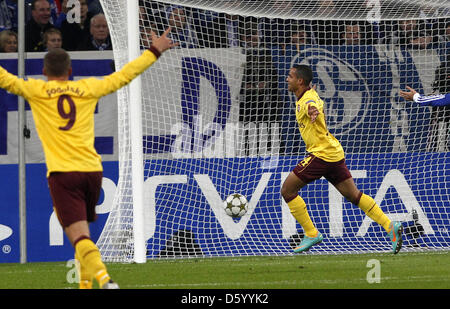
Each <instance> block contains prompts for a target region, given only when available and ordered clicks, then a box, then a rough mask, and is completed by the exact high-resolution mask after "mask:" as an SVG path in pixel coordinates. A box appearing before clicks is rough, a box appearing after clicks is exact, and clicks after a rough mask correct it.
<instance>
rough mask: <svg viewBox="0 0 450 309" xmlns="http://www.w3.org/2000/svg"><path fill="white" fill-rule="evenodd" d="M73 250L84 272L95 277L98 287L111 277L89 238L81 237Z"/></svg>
mask: <svg viewBox="0 0 450 309" xmlns="http://www.w3.org/2000/svg"><path fill="white" fill-rule="evenodd" d="M75 252H76V255H77V257H78V258H80V263H81V265H83V266H84V267H85V268H86V274H88V275H89V276H90V278H92V277H95V279H96V280H97V282H98V284H99V286H100V287H102V286H103V284H105V283H106V282H108V281H109V279H111V278H110V277H109V275H108V272H107V271H106V266H105V264H103V262H102V257H101V255H100V251H99V250H98V248H97V246H96V245H95V244H94V243H93V242H92V240H90V239H87V238H85V239H82V240H80V241H78V242H77V243H76V245H75Z"/></svg>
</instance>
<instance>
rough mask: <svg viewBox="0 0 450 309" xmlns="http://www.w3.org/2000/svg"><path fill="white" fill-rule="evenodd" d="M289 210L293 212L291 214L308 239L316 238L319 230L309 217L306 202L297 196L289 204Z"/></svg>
mask: <svg viewBox="0 0 450 309" xmlns="http://www.w3.org/2000/svg"><path fill="white" fill-rule="evenodd" d="M287 204H288V206H289V209H290V210H291V214H292V215H293V216H294V218H295V219H296V220H297V222H298V223H300V225H301V226H302V228H303V230H304V231H305V235H306V236H308V237H316V236H317V233H318V231H317V229H316V228H315V226H314V223H313V222H312V221H311V218H310V217H309V214H308V210H307V209H306V203H305V201H304V200H303V199H302V198H301V197H300V196H299V195H297V197H296V198H294V199H293V200H292V201H290V202H289V203H287Z"/></svg>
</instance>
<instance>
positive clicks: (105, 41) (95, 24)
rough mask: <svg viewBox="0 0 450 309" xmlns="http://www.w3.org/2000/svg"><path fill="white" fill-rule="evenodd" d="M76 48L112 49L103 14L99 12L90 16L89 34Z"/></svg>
mask: <svg viewBox="0 0 450 309" xmlns="http://www.w3.org/2000/svg"><path fill="white" fill-rule="evenodd" d="M78 50H99V51H102V50H112V44H111V37H110V36H109V28H108V23H107V22H106V18H105V15H103V14H102V13H100V14H97V15H95V16H94V17H92V18H91V25H90V35H89V36H88V37H87V38H86V39H85V40H84V41H82V42H81V44H80V45H79V46H78Z"/></svg>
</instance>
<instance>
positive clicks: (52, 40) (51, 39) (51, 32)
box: [43, 28, 63, 51]
mask: <svg viewBox="0 0 450 309" xmlns="http://www.w3.org/2000/svg"><path fill="white" fill-rule="evenodd" d="M43 41H44V42H43V46H44V50H43V51H49V50H51V49H53V48H61V47H62V42H63V37H62V34H61V31H59V29H57V28H50V29H48V30H47V31H45V32H44V39H43Z"/></svg>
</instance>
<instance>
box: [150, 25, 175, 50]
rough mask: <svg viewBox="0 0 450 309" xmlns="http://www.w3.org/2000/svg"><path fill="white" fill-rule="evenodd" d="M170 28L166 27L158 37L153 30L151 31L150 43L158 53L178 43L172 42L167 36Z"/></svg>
mask: <svg viewBox="0 0 450 309" xmlns="http://www.w3.org/2000/svg"><path fill="white" fill-rule="evenodd" d="M171 29H172V28H171V27H169V28H167V29H166V31H164V33H163V34H162V35H161V36H160V37H158V36H157V35H156V33H155V32H153V31H152V32H151V35H152V45H153V46H154V47H155V48H156V49H157V50H158V51H159V52H160V53H163V52H165V51H166V50H168V49H170V48H172V47H174V46H177V45H178V42H177V43H173V42H172V40H171V39H170V38H169V37H168V36H167V35H168V34H169V33H170V30H171Z"/></svg>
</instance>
